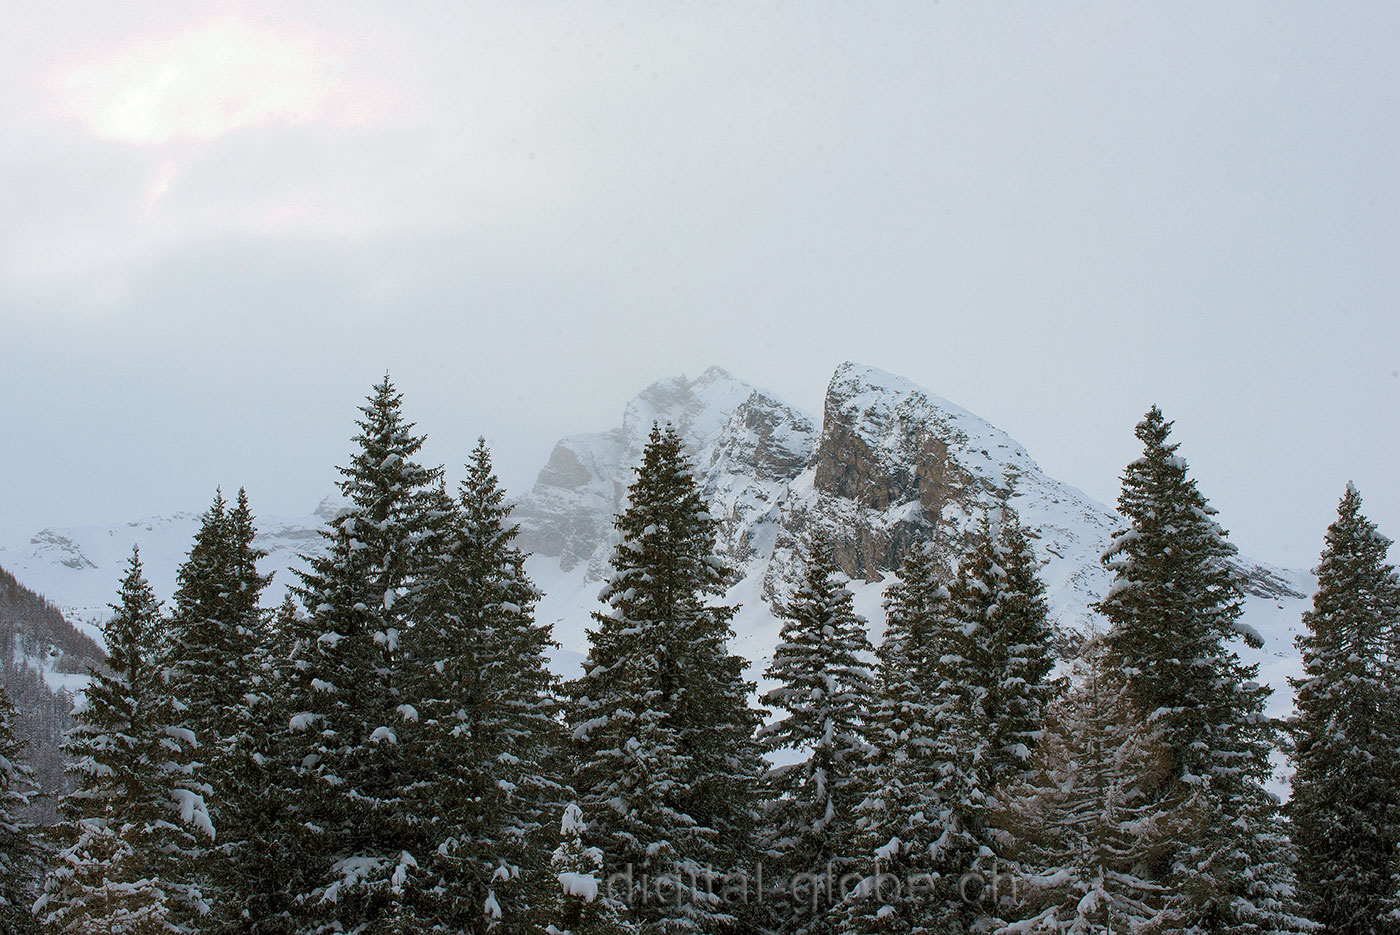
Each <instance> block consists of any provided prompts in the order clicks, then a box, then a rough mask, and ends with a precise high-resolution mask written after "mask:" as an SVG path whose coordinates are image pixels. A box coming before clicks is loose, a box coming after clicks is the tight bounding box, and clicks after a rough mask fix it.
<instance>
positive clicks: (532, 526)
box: [516, 363, 1314, 716]
mask: <svg viewBox="0 0 1400 935" xmlns="http://www.w3.org/2000/svg"><path fill="white" fill-rule="evenodd" d="M746 389H747V390H748V392H747V395H745V392H744V391H745V390H746ZM736 400H742V401H740V402H737V403H736ZM639 416H640V417H641V418H639ZM647 418H652V419H656V420H658V421H662V422H665V421H668V420H669V421H671V422H672V423H673V424H675V425H676V427H677V430H678V431H679V432H680V434H681V435H682V438H683V439H684V441H685V444H686V448H687V450H688V452H689V453H690V455H691V457H692V458H693V459H694V461H695V464H696V469H697V474H698V476H699V478H700V482H701V484H702V487H703V489H704V492H705V494H706V496H707V497H708V498H709V500H710V506H711V513H712V514H713V515H714V516H715V517H716V518H717V519H718V520H719V521H720V529H719V532H720V537H719V551H720V552H721V553H722V554H723V555H724V556H725V557H726V558H727V559H728V560H729V561H730V563H731V564H732V565H733V566H734V567H735V568H736V570H737V576H738V577H737V580H736V582H735V583H734V584H733V585H732V587H731V588H730V589H729V592H728V594H727V595H726V601H727V602H728V603H735V604H739V605H741V609H740V611H739V614H738V616H737V617H736V618H735V621H734V627H735V632H736V640H735V650H736V651H737V652H739V653H741V654H742V655H744V656H745V657H746V658H748V659H749V660H750V669H749V676H750V678H754V679H756V680H758V681H760V682H761V681H762V679H761V675H762V672H763V670H764V668H766V666H767V663H768V661H769V659H771V657H772V652H773V647H774V646H775V645H776V643H777V639H778V632H779V629H780V621H779V620H778V619H777V618H776V617H775V615H774V613H773V611H772V607H771V603H770V602H771V601H772V600H773V599H774V598H777V597H781V596H784V595H785V593H786V592H787V590H788V589H789V587H790V585H791V582H792V581H793V575H794V572H795V569H796V564H795V560H796V557H797V555H798V554H799V552H800V549H801V545H802V543H803V541H804V540H805V538H806V537H807V536H809V535H810V534H811V530H812V529H813V528H815V527H817V526H821V527H824V528H826V529H827V530H828V531H829V532H830V533H831V534H832V535H833V537H834V538H835V540H836V543H837V551H838V557H839V559H840V561H841V563H842V567H843V568H844V570H845V571H846V573H847V574H848V575H850V576H851V578H852V590H853V591H854V593H855V597H856V606H857V609H858V610H859V612H860V613H862V614H863V615H864V616H865V617H866V619H867V620H868V621H869V623H870V628H871V636H872V639H874V640H878V639H879V637H880V635H881V633H882V631H883V628H884V618H883V611H882V609H881V599H882V597H883V593H884V590H885V588H886V587H887V586H888V584H889V583H890V581H891V580H893V578H894V574H893V573H894V570H895V569H897V568H898V564H899V560H900V559H901V558H902V556H903V554H904V550H905V549H906V548H907V547H908V546H909V545H910V544H911V543H913V542H916V541H923V540H926V539H931V540H932V541H933V542H934V543H935V548H936V549H937V550H938V552H939V553H940V558H941V560H942V562H943V564H944V565H945V567H946V568H947V569H948V570H949V571H951V570H952V568H953V566H954V564H955V561H956V555H957V553H958V551H959V549H960V548H961V547H962V545H963V544H964V543H965V542H966V537H967V535H968V534H969V532H970V529H971V527H972V525H973V524H974V523H975V522H976V521H977V520H978V518H979V517H980V516H981V515H982V513H983V512H985V511H994V512H995V511H999V510H1001V509H1004V508H1006V507H1010V508H1012V509H1014V510H1016V512H1017V513H1018V514H1019V516H1020V517H1021V520H1022V522H1023V523H1025V524H1026V526H1027V527H1028V528H1029V530H1030V531H1031V534H1032V536H1033V541H1034V546H1035V549H1036V554H1037V555H1038V557H1039V558H1040V560H1041V562H1042V567H1041V577H1042V580H1043V581H1044V582H1045V585H1046V591H1047V598H1048V601H1049V605H1050V613H1051V619H1052V621H1053V622H1054V624H1055V626H1056V629H1057V631H1058V632H1059V633H1060V634H1061V638H1062V646H1063V648H1066V649H1070V648H1072V647H1073V645H1074V644H1075V643H1076V642H1077V641H1078V640H1079V639H1080V638H1082V636H1083V635H1084V634H1085V633H1086V632H1087V631H1088V630H1089V629H1090V628H1091V627H1092V628H1097V629H1099V630H1102V629H1103V628H1104V627H1105V625H1106V624H1105V621H1103V620H1102V619H1101V618H1098V616H1097V615H1096V614H1095V613H1094V612H1093V611H1092V610H1091V606H1092V605H1093V604H1094V603H1095V602H1096V601H1097V600H1099V598H1100V597H1101V596H1102V595H1103V594H1104V592H1105V591H1106V590H1107V588H1108V586H1109V584H1110V575H1109V574H1108V572H1106V571H1105V570H1104V568H1103V566H1102V565H1101V564H1100V562H1099V556H1100V555H1101V554H1102V552H1103V550H1104V548H1105V547H1106V545H1107V544H1108V541H1109V539H1110V537H1111V535H1112V533H1113V531H1114V529H1116V528H1118V527H1119V526H1120V525H1121V522H1122V521H1121V520H1120V518H1119V517H1118V515H1117V514H1116V513H1115V512H1114V511H1113V510H1112V509H1110V508H1109V507H1107V506H1105V505H1103V504H1101V503H1099V502H1097V501H1095V500H1094V499H1093V498H1091V497H1089V496H1088V495H1086V494H1084V493H1083V492H1082V491H1079V490H1077V489H1075V488H1074V487H1071V486H1069V485H1068V484H1064V483H1062V482H1060V481H1058V480H1056V479H1054V478H1052V477H1049V476H1048V475H1046V474H1045V472H1044V471H1042V470H1041V468H1040V466H1039V465H1038V464H1036V462H1035V461H1034V459H1032V458H1031V456H1030V455H1029V454H1028V453H1027V452H1026V450H1025V449H1024V448H1022V447H1021V445H1019V444H1018V443H1017V442H1016V441H1015V440H1014V439H1012V438H1011V437H1009V436H1008V435H1007V434H1006V433H1005V432H1002V431H1001V430H1000V429H997V428H995V427H994V426H992V425H990V424H989V423H987V422H986V421H985V420H983V419H981V418H980V417H978V416H976V415H974V414H972V413H970V412H968V411H967V410H965V409H963V408H961V407H959V406H957V405H955V404H953V403H950V402H948V401H947V400H944V399H941V398H939V397H937V396H935V395H933V394H931V393H929V392H928V391H926V390H924V389H922V388H920V387H918V386H916V385H914V384H913V383H911V382H909V381H908V380H906V379H904V378H902V377H899V376H896V375H893V374H889V373H885V372H883V371H880V370H878V369H876V368H873V367H866V366H862V365H858V364H854V363H845V364H842V365H841V366H840V367H839V368H837V370H836V373H835V375H834V376H833V377H832V380H831V384H830V386H829V388H828V391H827V395H826V399H825V402H824V406H823V415H822V420H821V425H820V428H818V427H817V424H816V422H815V420H814V419H813V418H812V417H811V416H809V415H807V414H806V413H803V412H801V411H799V410H797V409H794V408H793V407H791V406H789V405H787V404H786V403H784V402H783V401H782V400H780V399H778V398H777V397H775V396H773V395H772V394H771V393H766V392H763V391H757V390H753V389H752V388H750V387H748V386H747V384H743V383H742V382H741V381H738V380H736V379H735V378H733V377H731V376H729V375H728V374H726V373H724V372H723V371H719V370H715V369H711V370H709V371H706V373H705V374H704V375H702V376H701V377H700V378H699V379H697V380H695V381H686V380H684V379H679V380H672V381H665V382H664V383H658V384H654V385H653V386H652V387H649V388H648V389H647V390H644V391H643V393H642V395H641V396H639V397H638V399H637V400H634V401H633V403H632V404H630V405H629V406H628V408H627V415H626V416H625V417H624V425H623V427H622V428H619V429H614V430H613V431H612V432H606V433H599V434H595V435H586V436H573V437H571V438H567V439H565V440H563V441H562V442H560V443H559V446H558V447H556V449H555V452H554V455H553V456H552V457H551V459H550V463H549V464H548V465H546V467H545V468H544V469H543V470H542V471H541V472H540V477H539V480H538V481H537V483H536V485H535V487H534V489H533V490H531V492H530V493H529V494H528V495H527V496H526V497H525V498H524V499H523V500H522V501H521V503H520V504H519V506H518V509H517V513H516V515H517V517H519V518H520V519H521V522H522V530H523V535H522V540H523V541H524V542H525V544H526V545H528V546H529V547H530V548H531V549H532V551H533V552H534V554H533V556H532V557H531V559H530V561H529V563H528V565H527V568H528V569H529V570H530V573H531V575H532V576H533V577H534V579H535V581H536V583H537V584H538V585H539V586H540V587H541V588H542V589H543V590H544V591H545V592H546V597H545V598H544V600H543V601H542V602H541V604H540V607H539V615H540V617H541V619H544V620H549V621H552V622H553V623H554V624H555V630H556V637H557V638H558V639H559V641H560V642H561V643H562V644H563V646H564V650H563V651H562V652H561V653H560V654H559V655H558V656H557V657H556V664H557V665H559V666H561V667H562V670H563V671H565V673H566V674H569V673H571V672H573V671H577V669H576V668H575V666H576V664H577V661H578V660H579V659H580V658H582V654H583V653H584V652H585V651H586V649H587V637H586V630H587V628H588V627H590V626H591V620H590V618H589V613H590V612H591V611H593V610H595V609H597V607H598V602H597V591H598V588H599V585H600V582H601V579H602V577H603V576H604V574H605V573H606V570H607V559H608V555H609V554H610V552H611V550H612V547H613V545H614V544H615V543H616V537H615V535H614V533H613V531H612V529H611V521H612V517H613V516H614V515H615V513H616V512H617V511H618V510H620V509H621V508H622V506H623V501H624V499H625V495H626V488H627V486H628V485H629V484H630V483H631V480H632V478H633V472H632V467H633V466H634V465H635V464H636V463H637V462H638V461H639V460H640V456H641V447H642V444H643V443H644V440H645V437H646V433H647V431H648V430H649V428H650V423H649V422H647V421H646V419H647ZM716 427H718V428H716ZM1130 430H1131V427H1130V426H1127V427H1125V431H1130ZM1226 519H1227V520H1228V518H1226ZM1236 564H1237V568H1238V570H1239V571H1240V573H1241V574H1242V575H1244V577H1245V581H1246V588H1247V591H1248V597H1247V599H1246V613H1245V621H1246V622H1247V623H1248V624H1249V625H1251V626H1252V627H1253V628H1254V629H1256V630H1257V631H1259V632H1260V634H1261V635H1262V636H1263V638H1264V640H1265V645H1264V647H1263V648H1262V649H1251V648H1249V647H1246V646H1245V645H1243V643H1242V642H1241V643H1237V644H1236V648H1237V649H1238V651H1239V652H1240V653H1241V655H1242V656H1243V657H1244V658H1245V659H1246V660H1247V661H1249V662H1258V663H1259V664H1260V666H1261V669H1260V676H1261V678H1262V679H1263V680H1264V681H1266V682H1267V683H1268V684H1270V685H1271V686H1272V687H1273V688H1274V696H1273V698H1272V700H1271V704H1270V713H1271V714H1273V715H1275V716H1282V715H1285V714H1287V713H1288V711H1289V710H1290V708H1291V707H1292V691H1291V689H1290V686H1289V684H1288V681H1287V679H1288V677H1289V676H1296V675H1297V674H1298V672H1299V666H1300V662H1299V659H1298V656H1297V653H1296V652H1295V650H1294V647H1293V637H1294V636H1295V635H1296V632H1297V629H1298V627H1299V625H1300V624H1299V618H1300V616H1301V614H1302V612H1303V611H1304V610H1305V609H1306V607H1307V603H1308V601H1307V597H1306V595H1308V594H1310V593H1311V592H1312V590H1313V587H1314V584H1313V581H1312V579H1311V577H1310V576H1309V575H1307V574H1306V573H1303V572H1294V571H1287V570H1282V569H1276V568H1272V567H1269V566H1265V565H1262V564H1260V563H1257V562H1254V561H1251V560H1249V559H1246V558H1243V557H1240V559H1239V560H1238V561H1237V563H1236Z"/></svg>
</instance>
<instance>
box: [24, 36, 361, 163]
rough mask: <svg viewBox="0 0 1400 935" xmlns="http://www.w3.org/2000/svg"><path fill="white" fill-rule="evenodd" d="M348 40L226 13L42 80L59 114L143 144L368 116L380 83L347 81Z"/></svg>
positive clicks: (345, 123)
mask: <svg viewBox="0 0 1400 935" xmlns="http://www.w3.org/2000/svg"><path fill="white" fill-rule="evenodd" d="M348 46H349V44H348V43H347V42H346V41H345V40H344V39H340V38H338V37H336V36H334V35H332V34H328V33H326V32H323V31H319V30H313V29H310V28H308V27H297V26H290V27H289V26H285V25H277V26H271V25H265V24H253V23H250V22H246V21H242V20H236V19H221V20H215V21H212V22H206V23H202V24H199V25H197V26H193V27H190V28H185V29H181V30H178V31H175V32H171V33H169V34H166V35H161V36H154V37H150V36H146V37H141V38H139V39H135V40H129V41H126V42H122V43H119V44H117V45H115V46H114V47H113V48H111V49H110V50H108V51H106V52H105V53H103V54H99V55H98V56H97V57H96V58H92V59H87V60H82V61H73V62H68V63H65V64H64V65H62V66H60V67H59V68H58V69H56V70H55V71H54V72H53V73H51V74H50V75H49V76H48V80H47V82H46V84H47V85H48V87H49V91H50V93H51V95H52V100H51V106H52V108H53V111H54V113H55V114H56V115H57V116H60V117H63V118H67V119H71V120H75V121H77V122H78V123H79V124H81V125H82V126H83V128H84V129H85V130H86V131H87V132H88V133H90V134H91V135H92V136H94V137H96V138H97V139H102V140H111V141H114V142H122V143H133V144H137V145H164V144H169V143H172V142H206V141H210V140H215V139H218V138H220V137H222V136H225V135H227V134H229V133H233V132H236V131H238V130H244V129H248V128H250V127H258V126H266V125H269V124H279V123H280V124H302V123H328V124H331V125H334V126H341V127H349V126H359V125H365V124H370V123H373V122H374V121H375V119H376V117H378V116H379V115H380V114H379V113H376V111H377V110H379V107H377V106H376V105H377V104H379V103H381V102H382V101H383V93H382V89H376V88H366V87H364V86H363V84H362V83H357V82H352V81H351V80H350V78H349V76H348V75H347V73H346V67H345V66H346V61H345V57H346V53H347V51H348ZM367 91H368V92H370V93H366V92H367Z"/></svg>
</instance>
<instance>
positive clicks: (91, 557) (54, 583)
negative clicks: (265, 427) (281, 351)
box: [0, 496, 340, 644]
mask: <svg viewBox="0 0 1400 935" xmlns="http://www.w3.org/2000/svg"><path fill="white" fill-rule="evenodd" d="M255 506H256V505H255ZM339 509H340V500H339V499H338V498H337V497H334V496H332V497H327V498H326V499H324V500H322V501H321V503H320V505H319V506H318V507H317V508H316V510H315V512H313V513H312V514H310V515H308V516H302V517H294V518H290V519H279V518H276V517H258V518H257V520H256V522H257V528H258V537H257V539H256V540H255V544H256V545H257V546H258V547H259V548H262V549H265V550H267V552H268V556H267V558H265V559H263V561H262V562H261V563H260V564H259V566H258V567H259V568H260V569H261V570H262V571H263V572H264V573H267V572H273V573H274V574H273V579H272V585H271V587H269V588H268V590H267V592H266V594H265V597H264V600H265V601H268V602H270V603H275V602H278V601H280V600H281V599H282V594H283V593H284V591H285V589H286V587H287V585H288V584H289V583H291V581H292V580H293V575H292V574H291V568H293V567H294V566H296V565H298V564H299V562H298V559H297V556H298V555H299V554H302V553H308V552H315V551H316V550H317V549H318V548H319V544H320V536H319V535H318V534H317V529H318V528H319V527H320V526H321V525H322V524H323V523H325V522H326V521H327V520H328V519H331V518H332V517H334V515H335V513H336V511H337V510H339ZM201 515H202V512H201V513H196V512H183V513H172V514H170V515H168V516H157V517H151V518H148V519H143V520H137V521H135V522H131V523H125V524H122V525H119V526H75V527H69V528H65V529H43V530H40V531H39V532H37V533H35V534H34V536H33V537H32V538H31V539H30V540H29V541H28V542H26V543H21V544H17V545H12V546H8V547H0V566H3V567H5V568H7V569H9V570H10V573H11V574H13V575H14V576H15V577H16V578H17V579H18V580H20V581H21V582H23V583H24V584H25V585H26V586H27V587H29V588H30V589H31V590H33V591H36V592H37V593H39V594H42V595H43V596H45V597H46V598H48V599H49V600H50V601H52V602H53V603H54V604H55V605H57V606H58V608H59V610H61V611H62V612H63V615H64V617H66V618H67V619H68V620H69V622H71V623H72V624H73V625H74V626H75V627H77V628H78V629H79V630H80V631H82V632H83V633H86V634H87V635H89V636H91V637H92V638H93V639H95V640H97V641H98V643H99V644H101V642H102V630H101V623H102V621H104V620H106V619H107V618H108V617H109V616H110V615H111V608H110V607H109V606H108V605H109V604H110V603H111V602H112V601H113V600H115V599H116V596H117V588H118V585H119V584H120V583H121V579H122V576H123V575H124V574H125V573H126V567H127V566H126V563H127V559H129V558H130V557H131V547H132V546H133V545H135V546H139V547H140V549H141V564H142V566H143V567H144V569H145V573H146V578H147V580H149V581H150V582H151V586H152V588H154V589H155V592H156V595H157V596H158V597H160V598H161V599H162V600H169V599H170V597H171V595H173V594H174V593H175V573H176V571H177V569H178V568H179V566H180V564H181V563H182V562H184V560H185V556H186V555H187V554H188V552H189V549H190V544H191V543H192V542H193V541H194V534H195V531H196V530H198V528H199V520H200V516H201Z"/></svg>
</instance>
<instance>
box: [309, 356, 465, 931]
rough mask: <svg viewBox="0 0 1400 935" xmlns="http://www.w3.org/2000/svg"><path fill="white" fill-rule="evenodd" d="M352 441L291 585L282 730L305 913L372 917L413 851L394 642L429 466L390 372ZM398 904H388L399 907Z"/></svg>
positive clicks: (363, 921)
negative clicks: (319, 543)
mask: <svg viewBox="0 0 1400 935" xmlns="http://www.w3.org/2000/svg"><path fill="white" fill-rule="evenodd" d="M360 411H361V413H362V417H361V418H360V419H359V420H357V425H358V426H359V429H360V431H359V433H358V434H357V435H356V437H355V439H354V442H355V451H354V454H353V455H352V456H351V459H350V463H349V465H348V466H346V467H342V468H340V469H339V470H340V473H341V475H342V480H341V481H340V489H341V493H342V494H343V495H344V496H345V498H346V500H347V501H349V505H348V506H347V508H346V509H344V510H343V511H342V512H341V514H340V515H339V516H338V517H337V518H336V519H334V520H333V521H331V523H330V524H329V526H328V528H326V529H323V530H322V532H321V535H322V537H323V538H324V540H325V551H324V553H323V554H321V555H319V556H317V557H314V558H310V559H308V564H309V565H310V570H309V571H307V572H305V573H302V574H301V584H300V586H299V587H297V588H296V589H295V591H296V594H297V596H298V598H299V599H300V601H301V603H302V605H303V606H304V607H305V608H306V611H307V619H306V620H305V621H302V622H299V624H298V626H297V629H298V630H299V631H302V632H303V638H302V639H300V640H299V642H298V646H297V653H298V655H297V657H296V665H297V669H296V671H295V673H294V674H293V675H292V676H291V678H290V684H289V688H290V690H291V691H293V692H294V694H293V695H292V696H291V697H290V698H289V699H288V700H287V701H286V702H285V703H286V704H287V707H288V709H289V710H290V711H291V712H292V713H291V714H290V716H289V718H288V722H287V723H288V727H289V729H290V731H291V732H292V735H293V736H292V737H291V738H290V743H289V744H288V746H287V749H285V750H283V751H282V755H283V756H285V757H287V758H288V760H289V762H290V763H291V764H293V768H294V769H295V770H296V772H297V774H298V777H299V784H298V788H297V789H296V790H295V792H294V794H293V795H292V796H291V798H292V799H293V800H294V806H293V807H295V808H297V809H299V810H301V812H302V814H301V817H302V819H303V820H302V821H301V822H299V827H300V829H301V830H302V831H304V832H305V833H306V834H305V840H303V841H302V842H301V843H300V846H299V848H298V850H299V852H300V853H301V854H302V855H304V857H305V867H306V871H307V872H306V874H305V875H304V877H303V878H302V879H299V880H293V881H292V883H293V885H294V886H296V887H297V888H298V890H299V892H297V893H296V896H297V898H298V899H299V901H300V903H299V904H300V909H301V917H302V924H303V925H310V924H312V923H315V922H318V921H319V922H322V923H325V924H335V925H339V926H340V927H342V928H344V929H347V930H351V929H354V928H356V927H357V926H362V925H374V924H376V923H377V922H378V921H379V920H380V919H381V916H382V915H383V913H384V912H385V910H386V908H387V907H390V906H392V905H393V904H395V903H396V902H397V898H398V894H399V892H400V891H401V890H402V889H403V879H404V877H405V876H407V875H411V874H412V870H413V868H414V866H415V865H416V863H417V861H418V858H419V857H420V856H423V855H415V854H412V853H410V852H409V851H408V850H406V848H405V845H406V844H409V843H411V841H412V840H414V836H413V828H414V826H415V825H416V824H417V818H416V816H413V815H412V814H410V812H409V811H408V808H409V801H408V799H407V798H406V791H407V790H406V789H405V786H404V783H403V782H402V777H403V775H404V766H405V756H404V754H403V753H402V751H401V750H400V747H399V743H398V731H399V730H400V729H401V728H402V726H403V725H404V724H405V723H409V722H410V720H411V719H410V718H408V717H407V716H406V713H405V710H404V705H405V704H406V703H407V702H406V700H405V699H404V698H402V697H401V695H400V692H401V689H402V684H403V678H404V673H403V671H402V665H401V658H400V653H399V642H400V639H401V637H402V635H403V633H404V632H405V631H406V630H407V628H408V626H409V625H410V621H409V619H408V617H407V616H406V612H407V611H408V610H409V609H410V608H411V607H412V606H413V603H414V601H413V596H414V594H415V589H416V588H417V586H418V584H419V578H420V574H419V572H420V565H421V555H420V551H421V550H420V541H421V539H422V538H423V536H424V535H425V532H426V529H427V526H428V523H429V514H428V505H429V502H430V496H431V494H430V492H431V489H432V485H433V483H434V482H435V480H436V478H437V476H438V472H437V471H435V470H431V469H428V468H425V467H423V466H422V465H421V464H419V463H418V462H417V461H416V460H414V458H415V455H417V453H418V451H419V449H420V448H421V447H422V445H423V436H421V435H415V434H414V432H413V425H412V424H411V423H409V422H407V421H406V420H405V419H404V417H403V412H402V396H401V394H400V393H399V392H398V390H397V389H395V388H394V386H393V384H392V383H391V382H390V381H389V378H388V376H385V378H384V380H383V381H382V382H380V383H379V384H377V385H376V386H375V387H374V389H373V391H372V393H371V395H370V396H369V399H368V401H367V402H366V404H365V405H364V406H362V407H361V409H360ZM396 911H397V910H396Z"/></svg>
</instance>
